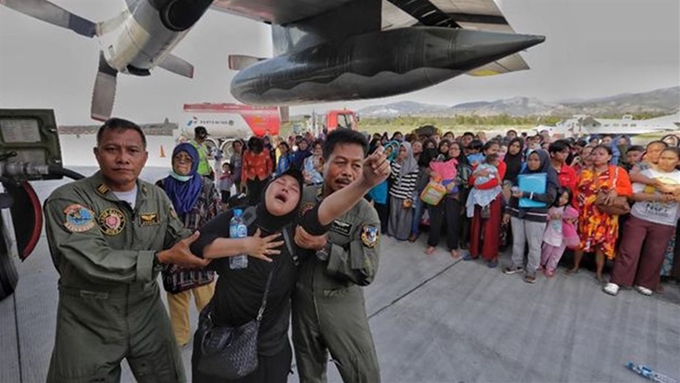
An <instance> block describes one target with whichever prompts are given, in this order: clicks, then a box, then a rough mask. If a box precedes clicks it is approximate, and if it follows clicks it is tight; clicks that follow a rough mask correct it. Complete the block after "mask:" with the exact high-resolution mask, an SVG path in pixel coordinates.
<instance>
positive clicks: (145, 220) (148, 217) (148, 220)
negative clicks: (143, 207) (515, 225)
mask: <svg viewBox="0 0 680 383" xmlns="http://www.w3.org/2000/svg"><path fill="white" fill-rule="evenodd" d="M139 219H140V222H139V226H152V225H158V224H159V223H160V220H159V219H158V214H157V213H142V214H140V215H139Z"/></svg>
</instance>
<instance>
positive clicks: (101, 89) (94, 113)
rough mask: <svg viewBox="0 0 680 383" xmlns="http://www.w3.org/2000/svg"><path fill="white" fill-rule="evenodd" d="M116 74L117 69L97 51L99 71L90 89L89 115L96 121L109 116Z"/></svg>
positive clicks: (104, 119)
mask: <svg viewBox="0 0 680 383" xmlns="http://www.w3.org/2000/svg"><path fill="white" fill-rule="evenodd" d="M116 76H118V71H117V70H115V69H113V68H111V66H110V65H109V64H108V63H107V62H106V59H105V58H104V53H103V52H100V53H99V71H98V72H97V78H96V80H95V82H94V90H93V91H92V108H91V110H90V116H91V117H92V118H93V119H95V120H98V121H106V120H108V119H109V118H110V117H111V112H112V111H113V102H114V100H115V98H116Z"/></svg>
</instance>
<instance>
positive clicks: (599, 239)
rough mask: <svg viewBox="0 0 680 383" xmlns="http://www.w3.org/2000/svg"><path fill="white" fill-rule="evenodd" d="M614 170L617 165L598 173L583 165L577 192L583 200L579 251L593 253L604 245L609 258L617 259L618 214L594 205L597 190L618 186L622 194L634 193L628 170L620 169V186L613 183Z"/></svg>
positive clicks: (580, 216)
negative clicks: (615, 256) (611, 213)
mask: <svg viewBox="0 0 680 383" xmlns="http://www.w3.org/2000/svg"><path fill="white" fill-rule="evenodd" d="M613 169H615V167H613V166H610V167H609V169H607V170H606V171H604V172H602V173H600V174H596V172H595V170H594V169H593V168H584V169H583V170H582V172H581V176H580V178H579V183H578V195H579V196H580V198H579V199H580V200H581V203H580V206H579V210H580V212H579V217H578V232H579V237H580V238H581V244H580V246H579V250H582V251H584V252H587V253H588V252H594V251H595V250H596V249H597V247H598V245H601V247H602V252H603V253H604V255H605V256H606V257H607V259H610V260H611V259H614V255H615V254H616V251H615V250H616V239H617V238H618V233H619V216H617V215H609V214H607V213H603V212H602V211H600V209H598V208H597V207H596V206H595V200H596V199H597V193H598V191H600V189H602V190H604V191H609V190H611V189H612V188H616V191H617V193H618V194H619V195H625V196H630V195H632V190H631V186H630V179H629V178H628V173H626V171H625V170H624V169H619V172H618V173H619V175H618V177H619V179H618V180H617V185H613V184H614V174H613V172H614V170H613ZM610 173H611V176H610ZM626 183H627V186H626V185H625V184H626ZM621 186H623V187H621Z"/></svg>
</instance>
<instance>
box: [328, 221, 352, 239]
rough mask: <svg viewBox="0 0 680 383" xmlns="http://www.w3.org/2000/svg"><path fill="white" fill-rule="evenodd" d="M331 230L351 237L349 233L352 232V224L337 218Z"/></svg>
mask: <svg viewBox="0 0 680 383" xmlns="http://www.w3.org/2000/svg"><path fill="white" fill-rule="evenodd" d="M331 231H332V232H334V233H337V234H340V235H344V236H345V237H349V234H350V233H351V232H352V224H351V223H349V222H345V221H341V220H339V219H336V220H335V221H333V224H332V225H331Z"/></svg>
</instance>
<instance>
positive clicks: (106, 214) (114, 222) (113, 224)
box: [99, 209, 125, 235]
mask: <svg viewBox="0 0 680 383" xmlns="http://www.w3.org/2000/svg"><path fill="white" fill-rule="evenodd" d="M99 226H100V227H101V229H102V233H104V234H106V235H118V234H120V232H121V231H123V229H124V228H125V214H123V212H122V211H120V210H118V209H106V210H104V211H103V212H102V213H101V214H99Z"/></svg>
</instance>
